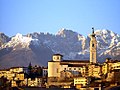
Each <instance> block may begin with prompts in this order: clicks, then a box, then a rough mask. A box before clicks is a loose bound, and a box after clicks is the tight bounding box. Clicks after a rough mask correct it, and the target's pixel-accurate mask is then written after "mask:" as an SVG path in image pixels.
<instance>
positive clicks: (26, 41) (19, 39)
mask: <svg viewBox="0 0 120 90" xmlns="http://www.w3.org/2000/svg"><path fill="white" fill-rule="evenodd" d="M32 42H33V44H35V45H40V43H39V40H38V39H32V38H31V37H27V36H23V35H22V34H20V33H18V34H16V35H15V36H14V37H12V38H11V40H10V41H9V42H8V43H6V44H5V45H2V46H1V47H2V48H6V47H13V48H14V50H15V49H21V48H28V49H29V45H30V44H31V43H32Z"/></svg>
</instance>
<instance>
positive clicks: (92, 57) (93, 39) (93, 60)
mask: <svg viewBox="0 0 120 90" xmlns="http://www.w3.org/2000/svg"><path fill="white" fill-rule="evenodd" d="M92 30H93V32H92V34H91V36H90V39H91V40H90V63H96V62H97V41H96V37H95V33H94V28H92Z"/></svg>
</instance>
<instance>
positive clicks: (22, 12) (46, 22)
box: [0, 0, 120, 36]
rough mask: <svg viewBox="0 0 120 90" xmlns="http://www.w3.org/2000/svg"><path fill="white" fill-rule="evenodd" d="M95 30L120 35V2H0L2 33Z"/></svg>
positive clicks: (0, 29)
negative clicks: (103, 30) (63, 29)
mask: <svg viewBox="0 0 120 90" xmlns="http://www.w3.org/2000/svg"><path fill="white" fill-rule="evenodd" d="M92 27H94V28H95V30H97V29H108V30H112V31H113V32H115V33H118V34H120V0H0V32H3V33H5V34H6V35H8V36H14V35H15V34H17V33H21V34H24V35H25V34H27V33H33V32H49V33H51V34H56V33H57V32H58V31H59V30H60V29H61V28H66V29H69V30H73V31H75V32H78V33H80V34H82V35H86V36H87V35H88V34H89V33H91V31H92V29H91V28H92Z"/></svg>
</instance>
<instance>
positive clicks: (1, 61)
mask: <svg viewBox="0 0 120 90" xmlns="http://www.w3.org/2000/svg"><path fill="white" fill-rule="evenodd" d="M95 34H96V39H97V54H98V60H99V61H103V60H105V58H106V57H111V58H115V57H116V56H118V55H120V35H118V34H116V33H114V32H112V31H109V30H105V29H104V30H96V31H95ZM1 35H2V36H1ZM0 40H1V41H0V42H2V43H1V46H0V66H1V67H3V66H4V67H10V66H26V65H28V63H29V62H32V63H33V64H39V65H46V66H47V61H49V60H51V58H52V54H53V53H60V54H62V55H64V59H72V60H74V59H79V60H80V59H82V60H84V59H87V60H89V42H90V34H89V35H88V36H87V37H85V36H83V35H81V34H79V33H77V32H74V31H72V30H66V29H64V28H63V29H60V30H59V31H58V32H57V33H56V34H54V35H53V34H50V33H42V32H40V33H37V32H35V33H29V34H27V35H22V34H19V33H18V34H16V35H15V36H13V37H11V38H9V37H7V36H6V35H4V34H3V33H2V34H0ZM6 62H9V63H6ZM1 67H0V68H1Z"/></svg>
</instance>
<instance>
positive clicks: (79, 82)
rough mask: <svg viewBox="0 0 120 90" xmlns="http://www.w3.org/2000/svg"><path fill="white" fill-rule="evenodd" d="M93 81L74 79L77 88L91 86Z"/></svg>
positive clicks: (82, 78) (83, 78) (81, 78)
mask: <svg viewBox="0 0 120 90" xmlns="http://www.w3.org/2000/svg"><path fill="white" fill-rule="evenodd" d="M90 81H91V79H90V78H87V77H75V78H74V86H75V87H76V88H81V87H86V86H87V85H89V84H90Z"/></svg>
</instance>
